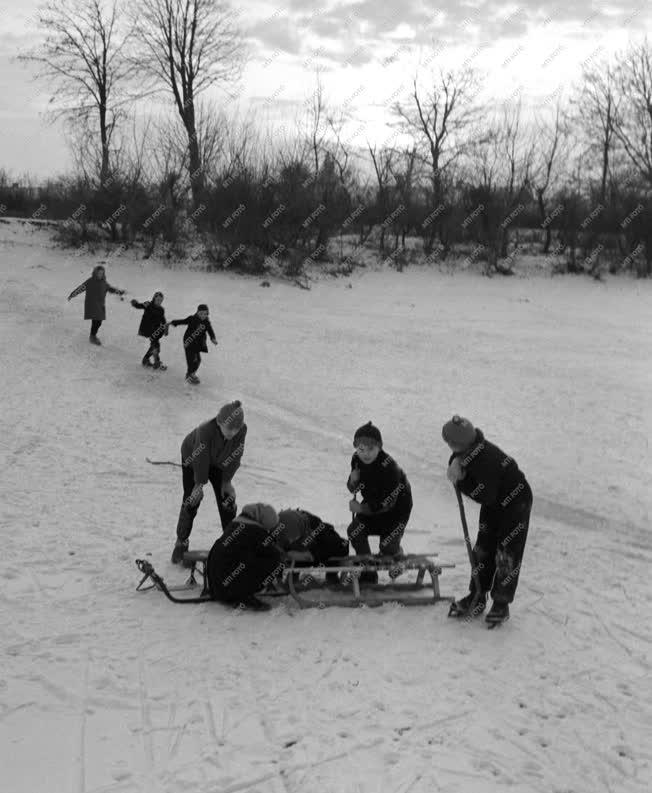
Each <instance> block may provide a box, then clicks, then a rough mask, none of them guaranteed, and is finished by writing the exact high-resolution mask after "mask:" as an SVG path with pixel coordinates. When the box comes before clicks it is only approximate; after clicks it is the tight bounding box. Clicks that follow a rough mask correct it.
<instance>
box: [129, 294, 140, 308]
mask: <svg viewBox="0 0 652 793" xmlns="http://www.w3.org/2000/svg"><path fill="white" fill-rule="evenodd" d="M129 302H130V303H131V305H132V306H133V307H134V308H136V306H137V305H138V301H137V300H136V298H135V297H132V298H131V300H130V301H129Z"/></svg>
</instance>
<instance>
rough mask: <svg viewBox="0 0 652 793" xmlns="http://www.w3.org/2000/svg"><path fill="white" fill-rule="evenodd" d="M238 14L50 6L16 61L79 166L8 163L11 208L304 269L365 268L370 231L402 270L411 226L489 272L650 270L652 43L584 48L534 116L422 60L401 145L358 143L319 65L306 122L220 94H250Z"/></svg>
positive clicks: (104, 231) (262, 265)
mask: <svg viewBox="0 0 652 793" xmlns="http://www.w3.org/2000/svg"><path fill="white" fill-rule="evenodd" d="M132 8H133V10H131V9H132ZM237 18H238V15H237V13H236V12H234V11H232V10H231V9H230V8H229V6H228V5H226V4H225V3H222V2H219V1H218V0H141V2H139V3H138V4H135V5H134V6H133V7H132V6H125V7H124V8H123V7H121V6H120V5H119V4H118V2H112V1H111V0H109V1H108V2H106V3H102V2H100V1H99V0H61V2H56V3H55V2H51V3H49V4H48V5H46V6H44V7H43V8H42V9H41V12H40V24H41V26H42V29H43V31H44V33H45V40H44V43H42V44H39V46H38V47H37V48H35V49H33V50H31V51H29V52H26V53H24V54H23V55H21V56H20V57H21V59H22V60H24V61H26V62H30V63H33V64H36V66H37V67H38V72H37V74H38V76H37V79H38V80H41V81H46V84H47V86H48V89H49V90H50V91H51V97H52V100H51V106H52V117H53V118H63V119H65V121H66V124H67V129H68V131H69V134H70V138H71V141H72V143H73V150H74V153H75V168H74V173H72V174H71V175H69V176H67V177H65V178H59V179H52V180H50V181H48V182H47V183H46V184H45V185H42V186H41V187H40V188H39V189H36V188H35V187H34V185H30V184H29V183H28V181H26V180H22V181H20V182H16V181H15V180H14V179H12V178H11V177H10V176H9V175H8V174H7V173H6V172H4V171H0V216H1V215H2V214H3V213H6V214H13V215H16V214H17V215H22V216H24V217H35V218H42V219H58V220H62V221H64V223H62V224H60V232H59V233H60V237H61V239H62V241H64V242H67V243H69V244H77V245H79V244H84V243H89V242H93V241H96V242H97V241H102V240H109V241H111V242H112V243H120V244H121V245H123V246H131V245H134V244H135V243H136V242H138V243H139V244H144V245H145V250H146V254H145V255H148V254H151V253H152V252H153V251H154V250H155V248H156V246H157V245H163V246H164V249H165V250H166V252H167V254H168V255H170V256H175V257H177V258H184V257H185V258H188V259H190V258H191V259H199V258H201V259H208V260H209V261H210V262H212V263H213V265H214V266H215V267H233V268H234V269H240V270H243V271H249V272H262V271H264V270H265V269H266V268H268V267H269V266H270V264H271V263H276V264H277V265H278V266H279V267H281V268H282V269H284V270H285V271H286V272H287V273H288V275H291V276H300V275H301V274H302V272H303V270H304V268H305V266H306V264H307V263H309V262H314V263H325V262H330V261H332V259H333V257H335V258H337V259H338V261H339V264H340V266H341V267H343V268H346V267H354V266H355V265H356V263H357V260H358V257H357V253H356V251H357V250H358V248H359V246H366V247H369V246H373V247H374V248H376V249H377V250H378V254H379V256H381V257H383V258H385V259H387V261H389V262H390V263H391V264H392V265H393V266H395V267H396V268H397V269H402V268H403V267H404V266H406V265H407V264H408V263H409V262H410V261H412V260H413V259H414V258H415V256H416V255H417V254H416V253H415V247H414V246H415V238H416V240H417V241H418V254H419V258H420V260H423V259H424V257H425V259H426V261H427V262H437V261H444V260H449V261H452V262H454V261H456V260H457V259H458V258H459V256H460V255H462V256H466V259H467V260H468V261H475V260H478V261H482V262H483V266H484V268H485V272H486V273H487V274H493V273H501V274H506V275H508V274H511V273H512V272H513V267H514V264H515V262H517V261H518V257H519V255H520V254H521V253H522V252H524V251H525V250H529V251H536V252H539V253H541V254H544V255H547V256H551V257H554V262H555V265H556V267H557V269H558V270H559V271H561V272H574V273H588V274H590V275H592V276H594V277H596V278H599V277H600V276H601V274H602V273H603V272H604V270H605V269H608V270H609V271H611V272H614V273H615V272H619V271H631V272H635V273H636V274H637V275H638V276H640V277H646V276H650V275H651V274H652V200H651V191H652V110H651V109H650V108H651V107H652V105H651V104H650V97H652V49H651V48H650V45H649V43H648V41H647V39H645V40H644V41H642V42H641V43H638V44H631V45H630V46H629V47H628V48H627V49H626V50H625V51H624V52H622V53H620V54H619V55H618V56H617V57H616V58H615V60H614V61H613V62H607V61H605V60H595V59H594V60H590V61H587V62H585V64H584V65H583V69H582V74H581V78H580V79H579V81H578V83H577V85H575V86H574V87H572V89H571V90H570V91H569V92H568V95H567V96H566V97H562V96H561V94H558V95H557V96H553V97H551V98H550V99H549V100H548V101H544V102H542V104H541V106H540V107H539V108H538V110H537V112H536V113H535V114H534V116H533V117H530V116H528V117H527V118H526V114H525V113H524V111H523V107H522V101H521V98H520V96H519V95H518V94H515V95H514V96H513V97H511V98H510V100H509V101H507V102H505V103H502V104H500V105H495V106H490V107H487V105H486V104H483V103H481V102H480V101H479V98H478V97H479V93H480V92H479V88H478V86H479V84H480V83H479V79H478V75H477V74H476V73H475V72H474V71H473V69H472V68H471V67H469V66H466V67H464V68H462V69H460V70H449V71H446V70H440V71H439V72H437V73H434V74H431V73H429V74H427V75H426V74H423V75H417V76H415V78H414V81H413V84H412V87H411V89H410V91H409V92H408V93H407V94H406V95H405V96H404V97H402V98H401V99H399V100H398V101H396V102H395V104H394V105H393V106H391V107H390V108H388V113H389V117H388V122H389V123H390V124H391V125H392V126H393V128H394V130H395V135H394V139H393V141H392V142H391V143H390V142H388V143H386V144H385V145H382V146H377V145H373V144H371V143H369V144H367V147H366V149H361V148H360V147H359V146H354V145H353V143H352V140H351V139H350V138H349V139H347V138H346V131H347V129H348V128H350V126H351V123H352V117H353V115H354V114H353V112H352V110H351V107H350V103H349V106H348V107H344V108H340V109H338V108H336V107H332V106H330V105H329V102H328V101H327V99H326V98H325V95H324V90H323V87H322V84H321V81H320V79H319V76H318V75H317V76H316V85H315V90H314V92H313V94H312V96H311V97H310V98H309V100H308V102H307V103H306V106H305V108H304V116H303V117H302V118H300V119H298V120H297V122H296V125H295V129H293V130H292V132H291V133H287V132H285V133H284V134H282V135H281V134H279V133H278V132H273V131H265V130H263V129H261V128H260V126H258V125H256V123H255V122H254V121H237V120H235V121H234V120H233V118H232V117H229V116H227V114H226V113H225V112H224V111H223V110H219V109H217V108H216V106H215V105H214V104H211V103H210V102H208V101H205V98H204V95H205V93H206V91H207V89H209V88H212V87H213V88H218V89H221V90H222V91H223V92H224V94H225V96H231V97H233V96H235V94H236V93H237V85H238V80H239V78H240V75H241V72H242V67H243V64H244V63H245V62H246V59H247V47H246V42H245V39H244V36H243V34H242V33H241V32H240V31H239V29H238V25H237ZM433 60H434V59H433ZM143 100H147V101H149V102H150V103H152V102H154V101H159V102H162V103H163V105H162V107H163V111H162V112H161V115H160V117H159V118H157V117H155V116H153V115H152V116H150V117H149V118H144V117H143V116H142V114H140V115H139V114H138V108H139V107H141V106H142V102H143ZM272 101H273V100H272ZM150 106H151V105H150ZM166 109H167V112H166ZM161 119H163V120H161ZM345 237H346V238H347V239H348V240H349V243H350V244H349V247H348V249H347V254H346V255H344V247H343V245H342V240H343V239H344V238H345ZM338 240H339V241H340V246H339V253H338V246H337V244H336V243H337V241H338Z"/></svg>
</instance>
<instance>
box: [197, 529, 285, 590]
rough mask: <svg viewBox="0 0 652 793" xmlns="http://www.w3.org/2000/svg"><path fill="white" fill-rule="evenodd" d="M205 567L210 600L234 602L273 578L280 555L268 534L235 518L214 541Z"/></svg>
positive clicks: (280, 569)
mask: <svg viewBox="0 0 652 793" xmlns="http://www.w3.org/2000/svg"><path fill="white" fill-rule="evenodd" d="M206 568H207V573H208V582H209V587H210V591H211V595H212V597H214V598H215V599H216V600H224V601H230V602H236V603H237V602H238V601H239V600H242V599H243V598H246V597H248V596H249V595H255V594H256V592H258V591H260V590H261V589H262V588H263V586H264V585H265V584H266V583H269V582H271V581H272V580H273V579H274V578H276V576H277V575H278V574H279V573H280V572H281V571H282V569H283V564H282V554H281V551H280V549H279V548H278V547H277V546H276V544H275V543H274V541H273V538H272V537H271V536H270V534H269V532H268V531H266V530H265V529H264V528H263V527H262V526H261V525H260V524H259V523H256V522H255V521H254V520H253V519H251V518H248V517H244V516H243V515H239V516H238V517H237V518H235V520H232V521H231V523H229V525H228V526H227V527H226V529H225V530H224V534H222V536H221V537H219V538H218V539H217V540H216V541H215V544H214V545H213V547H212V548H211V550H210V553H209V554H208V562H207V564H206Z"/></svg>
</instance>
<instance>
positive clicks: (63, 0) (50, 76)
mask: <svg viewBox="0 0 652 793" xmlns="http://www.w3.org/2000/svg"><path fill="white" fill-rule="evenodd" d="M119 18H120V9H119V5H118V2H117V0H111V1H110V2H107V3H104V2H101V1H100V0H57V2H54V1H52V2H49V3H48V4H46V5H45V6H43V7H42V8H41V9H40V10H39V12H38V24H39V27H40V28H41V29H42V30H43V32H44V33H45V40H44V41H43V42H42V43H39V44H38V45H36V46H35V47H33V48H32V49H31V50H29V51H27V52H25V53H23V54H21V55H20V56H19V60H21V61H24V62H27V63H35V64H37V66H38V72H37V77H38V78H43V79H46V80H48V81H49V83H50V85H51V91H52V93H51V96H50V106H51V111H50V115H51V117H52V119H53V120H55V119H59V118H63V119H65V121H66V122H68V124H69V126H70V128H71V130H72V131H73V133H74V135H75V137H76V139H77V140H78V141H79V140H81V141H83V142H84V144H85V146H86V155H87V156H88V157H93V158H94V160H95V162H94V166H93V170H94V171H95V174H94V175H95V178H97V177H99V181H100V184H105V183H106V182H107V181H108V180H109V178H110V175H111V143H112V139H113V136H114V134H115V132H116V127H117V124H118V121H119V120H120V118H121V112H122V110H123V107H124V102H125V101H126V97H125V95H124V94H123V92H122V89H123V87H124V86H125V84H126V80H127V76H128V66H127V62H126V59H125V46H126V44H127V41H128V38H129V35H128V34H125V33H123V32H122V31H121V30H120V29H119V25H118V19H119ZM96 141H97V142H96ZM84 170H85V171H86V172H87V173H88V166H86V167H85V168H84Z"/></svg>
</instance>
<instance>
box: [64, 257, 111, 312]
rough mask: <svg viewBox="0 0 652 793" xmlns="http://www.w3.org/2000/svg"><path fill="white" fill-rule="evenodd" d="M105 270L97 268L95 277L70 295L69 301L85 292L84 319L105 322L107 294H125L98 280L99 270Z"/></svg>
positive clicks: (106, 282)
mask: <svg viewBox="0 0 652 793" xmlns="http://www.w3.org/2000/svg"><path fill="white" fill-rule="evenodd" d="M102 269H104V268H103V267H101V266H100V265H98V266H97V267H95V269H94V270H93V275H92V276H91V277H90V278H89V279H88V280H86V281H84V283H83V284H80V285H79V286H78V287H77V288H76V289H73V291H72V292H71V293H70V296H69V297H68V300H70V298H73V297H75V296H76V295H79V294H81V293H82V292H84V319H94V320H98V321H100V320H105V319H106V293H107V292H112V293H113V294H115V295H121V294H123V291H122V290H121V289H116V288H115V287H114V286H111V284H110V283H109V282H108V281H107V280H106V277H104V278H97V277H96V273H97V271H98V270H102Z"/></svg>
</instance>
